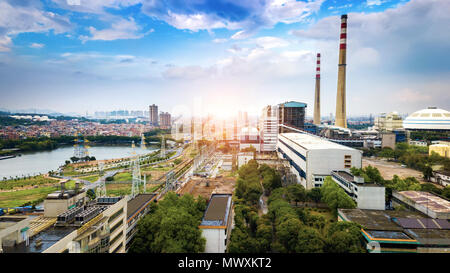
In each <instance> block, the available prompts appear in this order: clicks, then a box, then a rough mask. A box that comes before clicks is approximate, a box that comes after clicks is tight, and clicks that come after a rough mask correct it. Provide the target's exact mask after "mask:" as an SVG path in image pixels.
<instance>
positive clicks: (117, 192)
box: [106, 183, 131, 196]
mask: <svg viewBox="0 0 450 273" xmlns="http://www.w3.org/2000/svg"><path fill="white" fill-rule="evenodd" d="M106 194H107V195H108V196H121V195H127V194H131V184H108V183H107V184H106Z"/></svg>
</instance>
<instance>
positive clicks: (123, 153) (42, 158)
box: [0, 146, 156, 180]
mask: <svg viewBox="0 0 450 273" xmlns="http://www.w3.org/2000/svg"><path fill="white" fill-rule="evenodd" d="M154 150H156V148H153V147H150V148H148V149H146V150H144V149H141V148H139V147H136V148H135V149H134V151H135V152H136V154H146V153H151V152H152V151H154ZM131 152H132V148H131V147H130V146H92V147H91V148H89V156H95V158H96V159H98V160H104V159H114V158H122V157H128V156H131ZM72 156H73V147H71V146H70V147H61V148H58V149H55V150H52V151H43V152H33V153H23V154H22V156H17V157H15V158H10V159H4V160H0V180H2V179H3V177H6V178H8V179H9V178H10V176H12V177H16V176H19V177H20V176H23V175H37V174H39V173H42V174H44V173H47V172H49V171H52V170H53V171H56V170H57V169H58V167H59V166H61V165H64V163H65V161H66V160H70V157H72Z"/></svg>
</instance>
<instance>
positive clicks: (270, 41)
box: [256, 36, 289, 49]
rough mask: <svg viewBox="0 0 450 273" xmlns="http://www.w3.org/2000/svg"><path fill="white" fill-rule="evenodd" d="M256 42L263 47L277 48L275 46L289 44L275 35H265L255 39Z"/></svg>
mask: <svg viewBox="0 0 450 273" xmlns="http://www.w3.org/2000/svg"><path fill="white" fill-rule="evenodd" d="M256 44H257V45H258V46H260V47H263V48H267V49H270V48H277V47H286V46H288V45H289V42H288V41H286V40H283V39H281V38H277V37H271V36H265V37H260V38H257V39H256Z"/></svg>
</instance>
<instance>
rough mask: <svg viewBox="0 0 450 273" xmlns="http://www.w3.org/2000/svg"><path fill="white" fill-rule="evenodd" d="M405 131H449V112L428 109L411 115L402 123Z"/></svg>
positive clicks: (434, 108)
mask: <svg viewBox="0 0 450 273" xmlns="http://www.w3.org/2000/svg"><path fill="white" fill-rule="evenodd" d="M403 127H404V128H405V129H406V130H411V131H415V130H426V131H450V112H449V111H446V110H444V109H439V108H436V107H428V108H427V109H423V110H420V111H417V112H414V113H412V114H411V115H409V116H408V117H407V118H406V119H405V120H404V121H403Z"/></svg>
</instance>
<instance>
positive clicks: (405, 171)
mask: <svg viewBox="0 0 450 273" xmlns="http://www.w3.org/2000/svg"><path fill="white" fill-rule="evenodd" d="M362 165H363V167H367V166H369V165H371V166H372V167H376V168H377V169H378V170H379V171H380V173H381V175H382V176H383V178H384V179H386V180H390V179H392V178H393V177H394V175H398V176H399V177H400V178H406V177H410V176H412V177H415V178H416V179H417V180H418V181H419V182H420V183H425V180H423V174H422V173H421V172H419V171H416V170H413V169H410V168H402V167H401V164H400V163H396V162H387V161H384V160H380V159H372V158H363V160H362Z"/></svg>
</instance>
